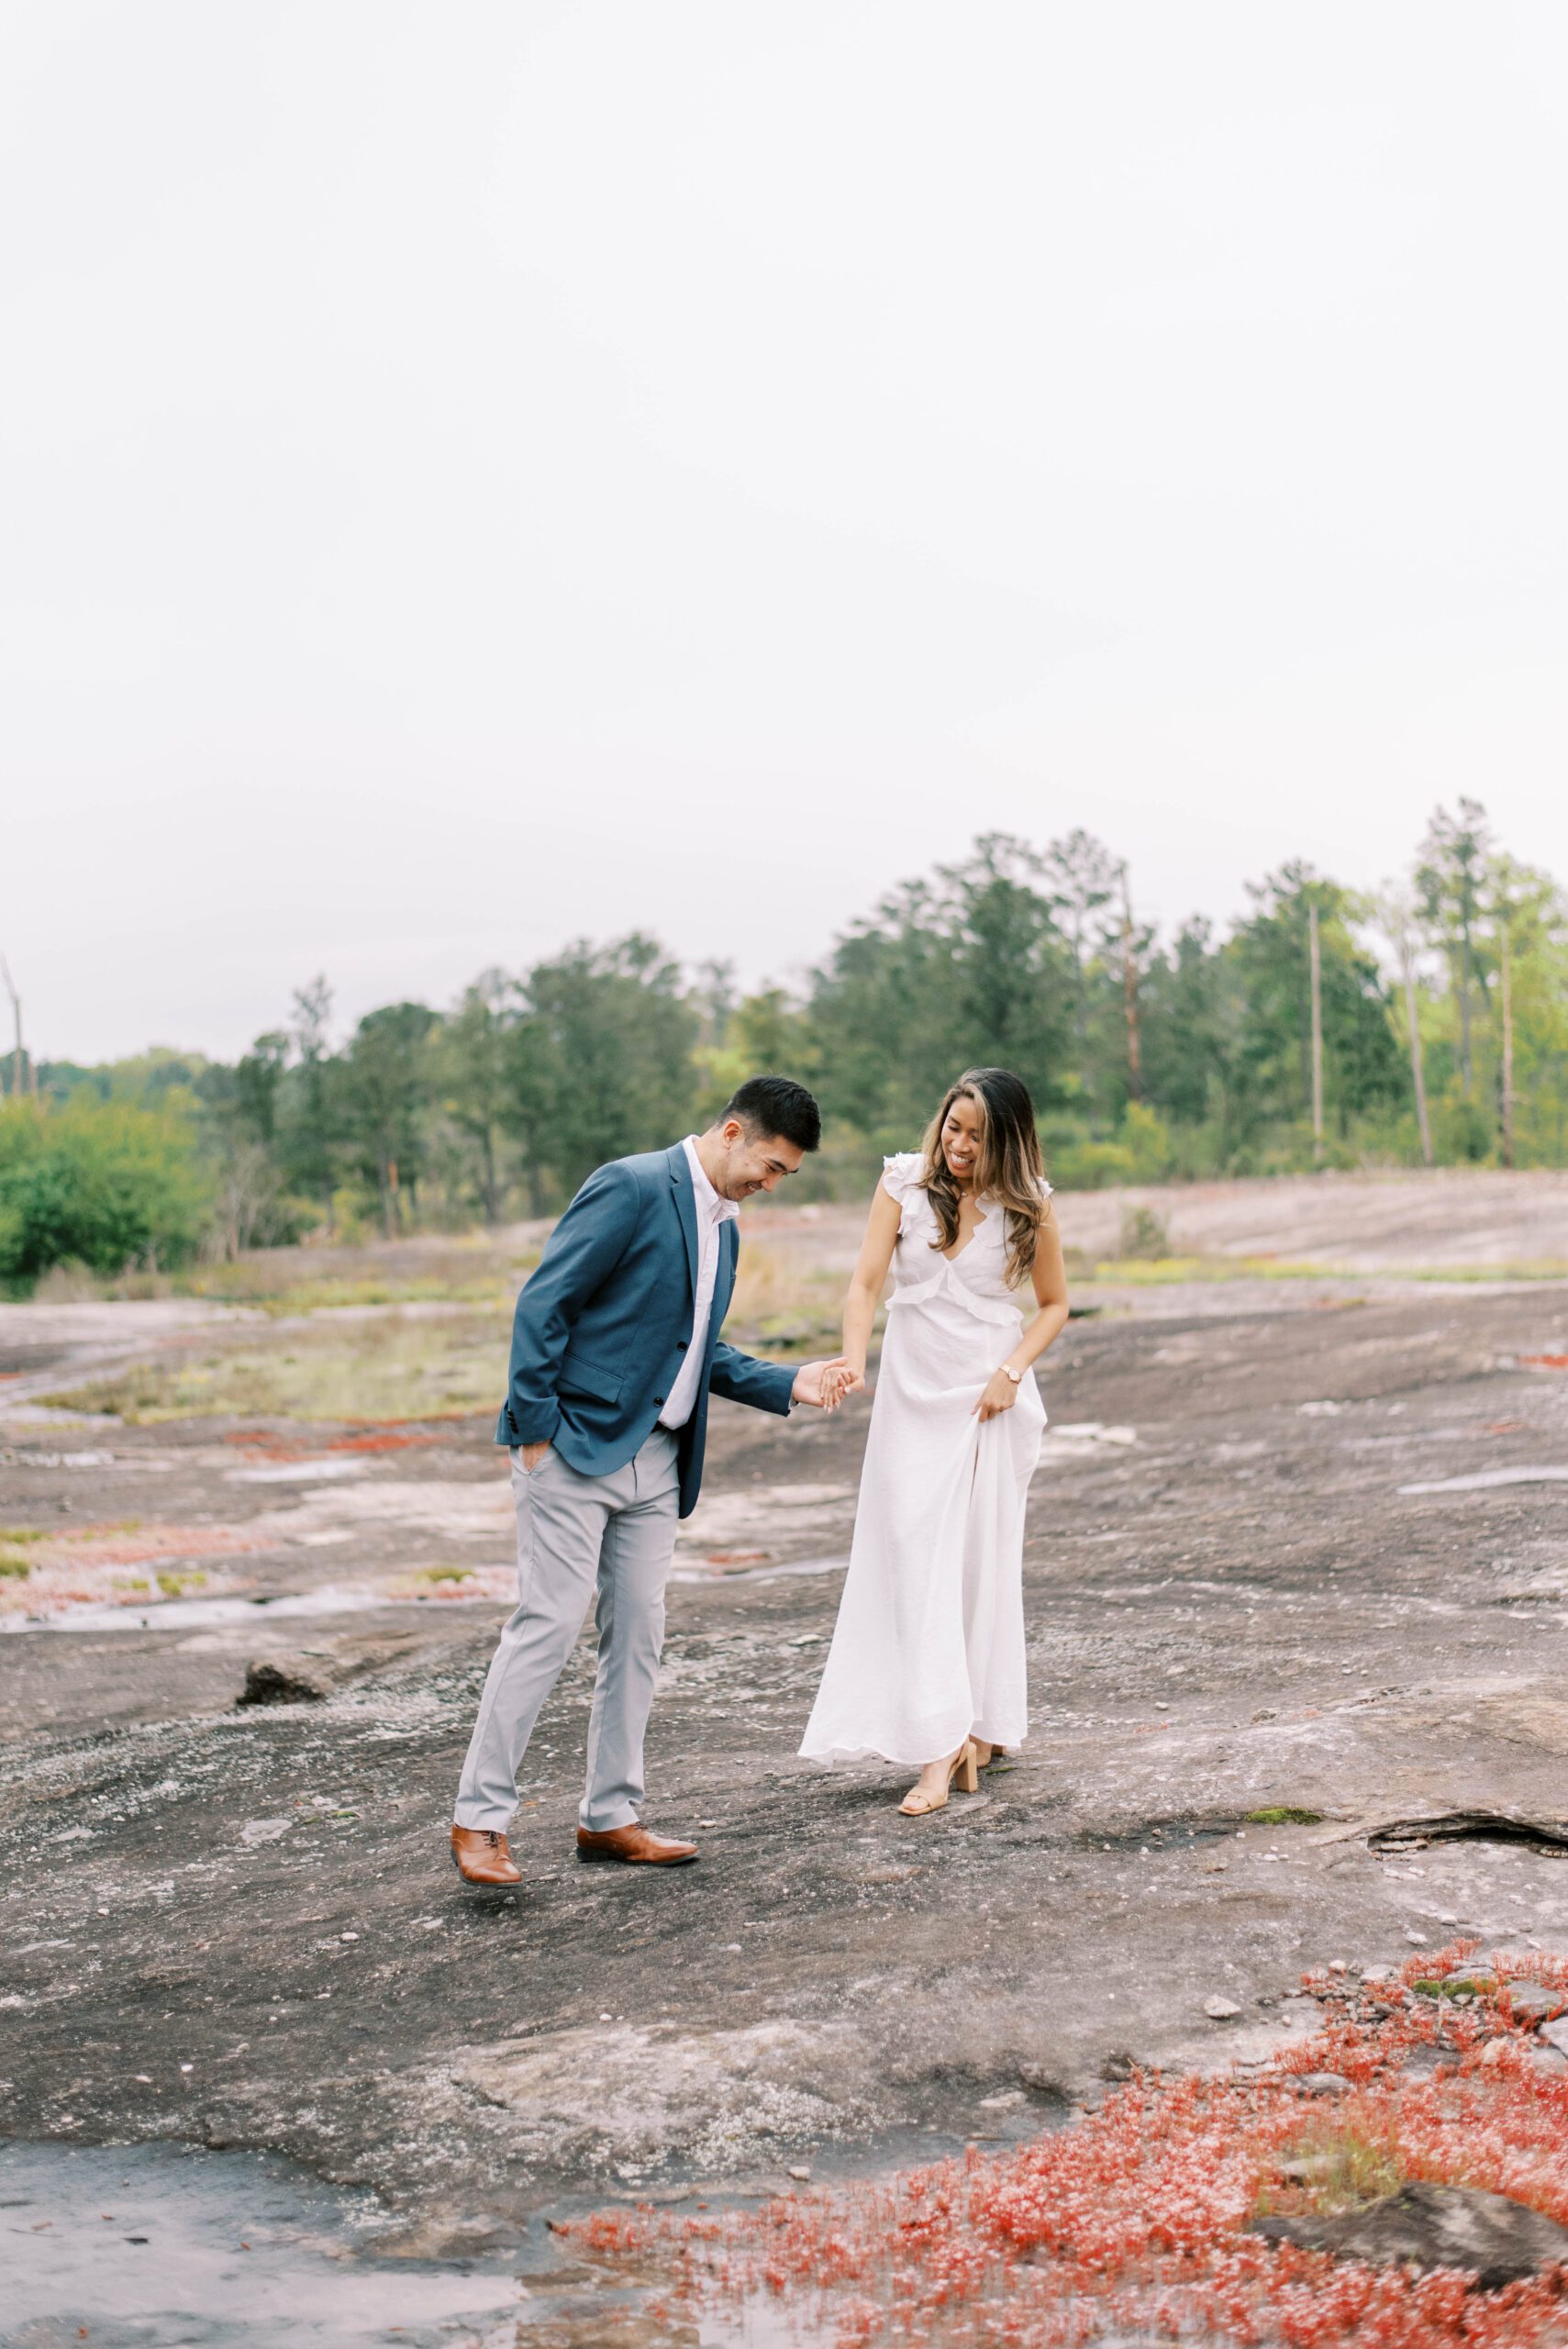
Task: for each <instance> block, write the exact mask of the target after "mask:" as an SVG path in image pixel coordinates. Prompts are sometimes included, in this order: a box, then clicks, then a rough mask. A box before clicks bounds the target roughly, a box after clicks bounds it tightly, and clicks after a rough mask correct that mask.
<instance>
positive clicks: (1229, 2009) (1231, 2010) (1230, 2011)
mask: <svg viewBox="0 0 1568 2349" xmlns="http://www.w3.org/2000/svg"><path fill="white" fill-rule="evenodd" d="M1203 2010H1204V2012H1205V2014H1206V2015H1207V2017H1208V2019H1209V2021H1211V2022H1229V2021H1230V2018H1231V2016H1232V2015H1239V2014H1240V2011H1241V2009H1240V2007H1239V2006H1238V2005H1237V2004H1236V2002H1235V2000H1234V1999H1233V1998H1206V1999H1205V2000H1204V2002H1203Z"/></svg>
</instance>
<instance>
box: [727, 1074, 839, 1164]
mask: <svg viewBox="0 0 1568 2349" xmlns="http://www.w3.org/2000/svg"><path fill="white" fill-rule="evenodd" d="M724 1118H739V1119H740V1122H741V1124H742V1125H743V1126H744V1127H745V1128H746V1130H747V1131H748V1133H750V1134H751V1137H752V1138H753V1140H758V1139H761V1138H762V1137H764V1136H767V1135H772V1134H776V1135H777V1136H778V1138H779V1140H780V1141H792V1142H794V1144H795V1148H796V1150H815V1149H816V1148H817V1143H818V1142H819V1141H821V1139H822V1112H821V1110H820V1109H818V1108H817V1103H816V1100H815V1098H814V1097H813V1096H812V1095H811V1094H809V1093H807V1091H806V1087H805V1085H797V1084H796V1083H795V1079H794V1077H793V1076H749V1077H748V1078H747V1079H746V1082H745V1084H744V1085H740V1087H738V1089H737V1090H736V1091H735V1092H734V1093H732V1094H731V1095H730V1097H729V1099H728V1102H727V1103H726V1104H725V1108H724V1117H723V1118H721V1119H720V1120H719V1123H720V1124H721V1125H722V1123H723V1122H724Z"/></svg>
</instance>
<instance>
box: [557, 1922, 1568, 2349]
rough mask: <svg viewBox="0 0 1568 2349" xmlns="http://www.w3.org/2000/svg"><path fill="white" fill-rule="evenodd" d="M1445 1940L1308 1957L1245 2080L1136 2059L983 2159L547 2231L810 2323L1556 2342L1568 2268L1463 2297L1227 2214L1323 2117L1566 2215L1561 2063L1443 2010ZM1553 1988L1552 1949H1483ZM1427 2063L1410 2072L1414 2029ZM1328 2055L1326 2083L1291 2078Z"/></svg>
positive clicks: (1235, 2211)
mask: <svg viewBox="0 0 1568 2349" xmlns="http://www.w3.org/2000/svg"><path fill="white" fill-rule="evenodd" d="M1474 1947H1475V1944H1474V1943H1469V1942H1467V1943H1456V1944H1455V1945H1454V1946H1453V1947H1452V1948H1451V1949H1449V1950H1446V1951H1444V1952H1442V1953H1441V1954H1440V1955H1439V1956H1438V1957H1437V1958H1432V1957H1429V1956H1422V1957H1421V1958H1418V1959H1412V1960H1411V1961H1410V1963H1409V1964H1408V1965H1407V1966H1406V1967H1405V1968H1404V1970H1403V1973H1402V1974H1401V1976H1399V1977H1398V1979H1396V1980H1394V1981H1390V1982H1387V1983H1384V1984H1380V1985H1378V1986H1376V1987H1375V1989H1374V1988H1373V1986H1370V1985H1369V1986H1367V1987H1365V1988H1364V1989H1362V1988H1361V1987H1354V1986H1344V1985H1342V1984H1341V1983H1340V1982H1339V1981H1338V1980H1336V1979H1334V1978H1333V1977H1330V1976H1329V1975H1327V1974H1323V1975H1314V1976H1307V1977H1306V1987H1307V1988H1308V1989H1309V1990H1310V1991H1312V1992H1313V1993H1314V1995H1315V1996H1317V1997H1318V1998H1321V1999H1323V2001H1324V2008H1325V2022H1324V2028H1323V2029H1322V2030H1321V2031H1319V2032H1316V2033H1315V2034H1314V2035H1313V2036H1312V2037H1311V2038H1310V2039H1309V2040H1307V2041H1306V2042H1305V2043H1303V2044H1301V2045H1299V2046H1296V2047H1293V2048H1291V2049H1290V2050H1289V2051H1288V2052H1287V2053H1286V2054H1283V2055H1282V2056H1281V2058H1280V2059H1279V2061H1278V2062H1277V2064H1275V2065H1273V2067H1272V2068H1271V2069H1270V2070H1269V2071H1268V2072H1266V2073H1264V2074H1261V2075H1258V2076H1252V2077H1248V2076H1243V2075H1240V2074H1236V2073H1232V2074H1229V2075H1227V2076H1224V2077H1220V2078H1184V2079H1176V2080H1169V2081H1167V2080H1164V2079H1162V2078H1161V2077H1160V2076H1158V2075H1157V2074H1156V2075H1149V2076H1141V2075H1139V2076H1134V2077H1133V2079H1132V2080H1131V2081H1130V2082H1129V2085H1128V2086H1127V2087H1125V2088H1123V2089H1122V2090H1121V2091H1120V2092H1119V2093H1118V2094H1117V2095H1115V2096H1113V2097H1112V2098H1110V2099H1108V2101H1107V2102H1106V2104H1105V2106H1104V2107H1103V2108H1102V2109H1101V2110H1099V2111H1098V2112H1096V2113H1095V2114H1093V2115H1091V2116H1089V2117H1087V2118H1085V2119H1084V2120H1083V2121H1079V2122H1078V2123H1076V2124H1075V2125H1074V2126H1073V2127H1072V2128H1069V2129H1064V2130H1062V2131H1060V2132H1056V2133H1053V2134H1051V2135H1049V2136H1045V2137H1041V2138H1039V2139H1037V2140H1036V2141H1035V2142H1034V2143H1032V2144H1029V2145H1028V2146H1025V2147H1023V2148H1021V2149H1020V2150H1018V2151H1017V2152H1014V2153H1010V2154H1004V2155H1001V2156H999V2157H983V2156H981V2155H979V2154H971V2155H970V2156H969V2157H968V2158H967V2159H965V2160H963V2161H962V2162H943V2163H940V2164H937V2165H934V2166H932V2167H930V2168H926V2169H918V2170H913V2171H910V2172H908V2173H906V2175H904V2176H901V2177H899V2178H897V2179H895V2181H894V2182H893V2183H891V2184H888V2185H874V2184H873V2185H862V2186H858V2187H852V2188H845V2189H841V2190H837V2191H833V2192H828V2193H820V2194H812V2195H802V2196H797V2197H792V2198H790V2199H787V2200H781V2201H777V2202H774V2203H772V2204H770V2205H769V2206H767V2207H766V2208H765V2209H763V2210H761V2211H755V2212H745V2211H735V2212H726V2213H724V2214H721V2215H715V2216H711V2217H708V2218H706V2219H702V2218H687V2219H685V2220H684V2221H683V2220H681V2219H678V2218H676V2217H674V2216H673V2215H671V2214H663V2213H660V2212H658V2211H655V2210H651V2209H649V2208H648V2207H646V2206H644V2207H642V2208H640V2209H639V2210H636V2211H634V2212H617V2213H605V2214H600V2215H597V2216H595V2217H593V2218H591V2219H588V2220H586V2221H582V2222H580V2223H579V2224H577V2225H575V2226H573V2227H569V2228H568V2229H567V2230H565V2232H568V2233H571V2234H573V2235H574V2236H575V2237H576V2238H577V2240H578V2242H579V2243H581V2244H582V2246H583V2248H584V2249H585V2250H589V2251H592V2252H594V2253H596V2254H599V2255H601V2256H604V2255H608V2256H609V2257H611V2258H613V2259H621V2258H626V2259H629V2260H633V2261H635V2262H637V2263H638V2264H639V2266H645V2265H646V2263H648V2262H649V2261H650V2260H655V2261H658V2262H659V2263H660V2264H661V2265H662V2266H666V2267H667V2268H669V2269H671V2270H673V2275H674V2277H675V2279H676V2281H675V2286H674V2289H673V2295H672V2305H673V2306H674V2307H679V2308H681V2309H684V2310H691V2309H693V2308H695V2307H701V2306H703V2305H707V2306H709V2307H714V2308H717V2307H720V2306H724V2305H728V2306H729V2307H731V2308H740V2307H744V2306H745V2305H746V2304H748V2303H754V2302H756V2301H759V2300H762V2301H771V2302H772V2303H773V2304H774V2305H775V2306H777V2307H778V2309H779V2310H780V2312H781V2313H782V2314H784V2315H786V2316H788V2317H790V2318H792V2319H793V2320H794V2321H795V2323H796V2324H797V2325H798V2326H799V2328H800V2331H801V2335H802V2338H803V2339H810V2340H825V2341H833V2342H836V2343H840V2344H841V2345H842V2349H855V2344H860V2343H869V2342H872V2341H876V2340H880V2341H885V2342H889V2343H892V2342H898V2343H943V2344H949V2343H951V2344H960V2343H964V2344H972V2349H979V2345H980V2344H986V2349H990V2344H993V2343H996V2344H1002V2343H1006V2344H1008V2349H1086V2344H1089V2343H1095V2342H1097V2341H1108V2340H1111V2339H1116V2338H1118V2337H1122V2338H1125V2337H1127V2336H1128V2335H1129V2333H1131V2334H1135V2335H1136V2337H1137V2338H1138V2339H1139V2340H1140V2341H1160V2340H1169V2341H1185V2342H1191V2343H1245V2344H1248V2349H1338V2344H1345V2349H1350V2344H1355V2349H1454V2344H1460V2343H1462V2344H1464V2345H1465V2349H1548V2344H1558V2343H1568V2271H1559V2272H1556V2273H1554V2274H1553V2275H1551V2276H1549V2277H1540V2278H1538V2279H1535V2280H1533V2281H1531V2282H1529V2283H1528V2284H1518V2285H1510V2286H1509V2287H1507V2288H1506V2289H1504V2290H1502V2291H1496V2292H1487V2293H1481V2292H1478V2291H1476V2290H1474V2289H1473V2288H1472V2283H1471V2279H1470V2278H1469V2277H1466V2276H1464V2275H1463V2274H1461V2273H1458V2272H1455V2271H1450V2270H1443V2271H1439V2272H1435V2273H1432V2274H1429V2275H1427V2276H1422V2277H1410V2276H1407V2275H1405V2274H1403V2273H1400V2272H1396V2271H1393V2270H1389V2269H1383V2268H1374V2267H1372V2266H1366V2265H1364V2264H1362V2263H1360V2262H1354V2261H1336V2260H1332V2259H1330V2258H1329V2257H1328V2256H1327V2255H1326V2254H1320V2253H1310V2252H1303V2251H1299V2250H1296V2248H1294V2247H1293V2246H1291V2245H1289V2244H1279V2245H1274V2244H1270V2243H1264V2242H1262V2241H1261V2240H1260V2239H1259V2238H1258V2237H1256V2236H1251V2235H1248V2234H1246V2233H1245V2232H1243V2229H1244V2227H1245V2225H1246V2223H1247V2221H1248V2220H1249V2219H1250V2218H1251V2216H1252V2215H1253V2214H1254V2212H1255V2211H1256V2210H1257V2209H1258V2207H1259V2204H1260V2200H1261V2199H1262V2198H1265V2197H1266V2198H1268V2201H1269V2206H1270V2207H1271V2208H1273V2209H1274V2210H1281V2209H1284V2208H1288V2207H1296V2208H1310V2207H1311V2206H1312V2192H1311V2190H1310V2189H1309V2188H1304V2187H1301V2186H1299V2185H1296V2186H1292V2185H1291V2184H1289V2183H1288V2182H1287V2181H1285V2180H1284V2179H1283V2178H1282V2176H1281V2173H1280V2169H1279V2165H1280V2163H1281V2162H1282V2161H1283V2160H1284V2159H1285V2158H1286V2157H1287V2156H1288V2155H1289V2154H1292V2153H1293V2152H1295V2151H1296V2150H1298V2149H1299V2148H1300V2147H1301V2145H1302V2144H1303V2143H1304V2142H1312V2141H1315V2140H1316V2141H1318V2142H1321V2141H1322V2140H1323V2139H1324V2137H1325V2136H1326V2135H1332V2134H1333V2133H1335V2132H1338V2133H1339V2134H1340V2136H1342V2137H1344V2138H1345V2139H1347V2140H1349V2139H1351V2138H1353V2139H1354V2140H1355V2142H1356V2143H1359V2144H1361V2145H1363V2146H1370V2147H1371V2148H1372V2149H1373V2151H1374V2152H1375V2153H1376V2154H1378V2155H1379V2156H1380V2157H1382V2158H1385V2160H1386V2163H1387V2165H1388V2167H1389V2168H1390V2170H1391V2171H1393V2172H1396V2173H1397V2175H1398V2176H1400V2177H1401V2178H1404V2179H1416V2178H1425V2179H1430V2180H1433V2181H1436V2182H1440V2183H1443V2184H1449V2185H1462V2186H1475V2187H1484V2188H1489V2189H1490V2190H1492V2191H1493V2192H1496V2193H1501V2194H1508V2195H1512V2196H1514V2197H1515V2198H1516V2199H1518V2200H1520V2201H1523V2202H1527V2203H1529V2204H1530V2205H1531V2206H1532V2207H1533V2208H1534V2209H1536V2210H1541V2211H1544V2212H1545V2213H1546V2214H1547V2215H1548V2216H1549V2217H1551V2218H1553V2219H1555V2220H1557V2221H1560V2222H1562V2223H1568V2075H1562V2076H1558V2075H1555V2074H1552V2073H1550V2072H1544V2071H1542V2070H1541V2069H1540V2068H1539V2067H1538V2066H1537V2065H1536V2064H1535V2063H1534V2062H1533V2061H1532V2059H1531V2056H1530V2054H1529V2044H1530V2033H1529V2032H1528V2031H1527V2030H1522V2029H1520V2028H1518V2027H1517V2026H1515V2025H1514V2024H1513V2023H1512V2022H1511V2021H1510V2019H1509V2017H1508V2014H1507V2007H1506V2004H1504V2003H1499V2001H1498V2000H1494V1999H1485V2000H1483V2001H1480V2002H1478V2003H1477V2004H1475V2005H1473V2006H1471V2007H1467V2008H1461V2009H1454V2008H1453V2006H1452V2004H1451V2001H1448V2000H1441V2001H1440V2000H1436V1999H1429V1998H1422V1997H1419V1996H1418V1995H1417V1994H1416V1993H1415V1992H1414V1991H1413V1989H1412V1987H1411V1985H1412V1984H1413V1983H1414V1982H1415V1981H1416V1980H1417V1979H1418V1978H1422V1977H1425V1976H1430V1975H1433V1974H1436V1973H1439V1972H1440V1971H1443V1970H1446V1969H1447V1968H1448V1967H1449V1966H1451V1965H1453V1964H1454V1963H1456V1962H1457V1960H1458V1959H1459V1958H1460V1957H1462V1956H1465V1955H1468V1954H1470V1953H1471V1952H1473V1949H1474ZM1491 1970H1492V1971H1494V1972H1496V1975H1497V1976H1498V1977H1499V1980H1500V1982H1501V1984H1502V1985H1503V1991H1502V1997H1503V1998H1506V1986H1507V1978H1508V1976H1510V1975H1511V1976H1515V1977H1519V1976H1528V1977H1529V1978H1530V1979H1532V1980H1540V1981H1543V1982H1545V1983H1547V1984H1548V1985H1549V1986H1551V1987H1553V1988H1557V1989H1562V1990H1564V1991H1568V1960H1563V1959H1556V1958H1540V1959H1537V1960H1535V1961H1533V1962H1531V1963H1530V1964H1529V1965H1528V1966H1527V1965H1525V1963H1524V1962H1523V1961H1522V1960H1520V1959H1518V1958H1508V1957H1500V1958H1498V1959H1496V1961H1495V1963H1494V1965H1493V1967H1492V1969H1491ZM1434 2044H1438V2045H1440V2047H1441V2048H1442V2050H1443V2052H1444V2059H1445V2060H1443V2061H1442V2062H1441V2063H1440V2065H1439V2066H1438V2068H1437V2069H1436V2070H1435V2071H1433V2072H1431V2073H1430V2074H1429V2076H1425V2077H1413V2076H1409V2075H1408V2074H1406V2073H1405V2072H1404V2071H1403V2070H1402V2066H1403V2065H1405V2063H1406V2062H1407V2059H1408V2058H1409V2056H1410V2055H1411V2054H1412V2053H1413V2052H1414V2051H1415V2050H1416V2049H1417V2048H1418V2047H1422V2046H1432V2045H1434ZM1312 2072H1316V2073H1323V2072H1335V2073H1338V2074H1339V2075H1340V2076H1342V2077H1343V2078H1345V2079H1346V2080H1348V2081H1350V2083H1351V2087H1350V2088H1349V2090H1348V2091H1347V2092H1346V2093H1345V2094H1343V2095H1341V2096H1340V2097H1338V2098H1337V2099H1334V2100H1333V2102H1332V2104H1331V2105H1328V2106H1327V2107H1326V2102H1325V2100H1324V2099H1320V2098H1314V2097H1311V2096H1308V2095H1305V2094H1303V2093H1302V2092H1301V2091H1300V2090H1299V2089H1298V2088H1297V2087H1296V2085H1295V2082H1296V2079H1297V2078H1298V2077H1299V2076H1300V2075H1302V2074H1304V2073H1312Z"/></svg>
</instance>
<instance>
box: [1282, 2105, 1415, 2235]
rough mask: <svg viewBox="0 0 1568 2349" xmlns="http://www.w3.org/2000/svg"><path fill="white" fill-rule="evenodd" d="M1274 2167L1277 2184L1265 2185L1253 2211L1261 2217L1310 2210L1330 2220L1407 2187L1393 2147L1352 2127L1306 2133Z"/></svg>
mask: <svg viewBox="0 0 1568 2349" xmlns="http://www.w3.org/2000/svg"><path fill="white" fill-rule="evenodd" d="M1276 2169H1277V2172H1278V2182H1277V2183H1276V2182H1275V2180H1273V2179H1271V2180H1269V2181H1268V2182H1267V2183H1266V2184H1264V2185H1263V2186H1262V2188H1260V2189H1259V2193H1258V2199H1257V2201H1256V2203H1255V2204H1254V2206H1253V2207H1254V2209H1255V2210H1256V2213H1257V2215H1258V2217H1259V2218H1268V2217H1273V2216H1274V2215H1275V2214H1276V2213H1282V2214H1283V2213H1284V2212H1286V2211H1294V2210H1303V2209H1307V2208H1310V2209H1311V2210H1315V2211H1321V2212H1323V2213H1324V2214H1325V2215H1326V2216H1327V2215H1331V2214H1335V2213H1337V2212H1339V2211H1341V2210H1364V2209H1365V2207H1366V2205H1367V2204H1368V2203H1369V2202H1376V2201H1379V2200H1381V2199H1382V2198H1383V2196H1384V2195H1385V2194H1397V2192H1398V2191H1399V2188H1401V2187H1402V2186H1403V2185H1404V2183H1405V2177H1404V2173H1403V2171H1402V2170H1401V2169H1400V2166H1399V2161H1398V2157H1397V2154H1396V2150H1395V2147H1394V2145H1393V2143H1391V2142H1390V2141H1389V2140H1388V2139H1385V2138H1381V2137H1373V2136H1371V2135H1369V2134H1368V2133H1367V2132H1365V2131H1363V2130H1361V2129H1357V2128H1354V2127H1344V2126H1340V2127H1335V2126H1332V2125H1328V2126H1325V2127H1323V2128H1321V2129H1313V2130H1308V2131H1307V2132H1306V2133H1305V2134H1304V2135H1303V2136H1301V2137H1299V2138H1297V2139H1296V2142H1295V2143H1294V2144H1290V2145H1286V2146H1284V2147H1283V2148H1282V2150H1281V2152H1280V2154H1279V2155H1278V2157H1277V2160H1276Z"/></svg>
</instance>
